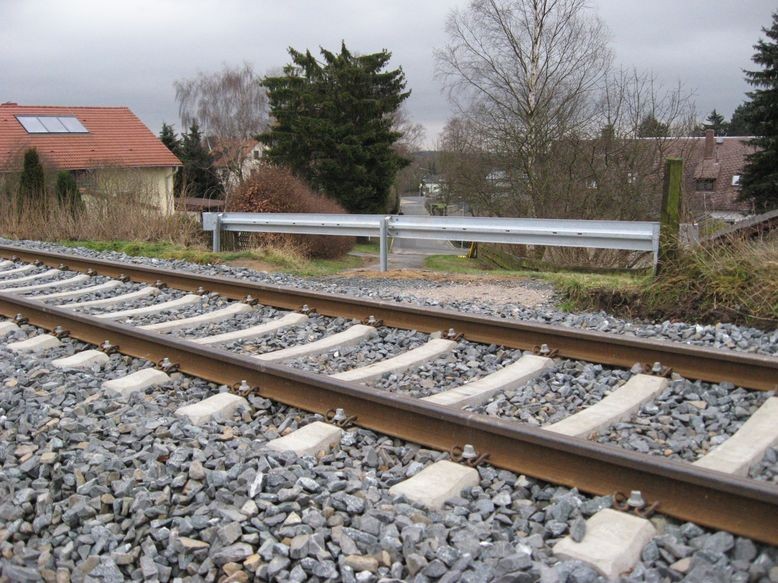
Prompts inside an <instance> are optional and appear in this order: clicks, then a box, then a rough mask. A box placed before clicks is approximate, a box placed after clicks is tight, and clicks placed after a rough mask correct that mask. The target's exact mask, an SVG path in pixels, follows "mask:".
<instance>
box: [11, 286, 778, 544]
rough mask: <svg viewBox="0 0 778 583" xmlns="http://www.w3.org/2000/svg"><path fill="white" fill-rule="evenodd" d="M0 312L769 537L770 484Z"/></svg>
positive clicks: (205, 352)
mask: <svg viewBox="0 0 778 583" xmlns="http://www.w3.org/2000/svg"><path fill="white" fill-rule="evenodd" d="M0 313H2V314H4V315H6V316H13V315H15V314H17V313H18V314H22V315H23V316H25V317H26V318H28V320H29V323H30V324H32V325H35V326H39V327H41V328H45V329H49V330H51V329H54V328H55V327H56V326H62V327H63V328H65V329H66V330H68V331H69V333H70V335H71V336H72V337H73V338H76V339H78V340H81V341H84V342H88V343H91V344H100V343H102V342H103V341H105V340H108V341H109V342H111V343H112V344H114V345H116V346H118V347H119V349H120V352H121V353H123V354H127V355H130V356H135V357H140V358H145V359H147V360H150V361H154V362H156V361H159V360H161V359H162V358H164V357H167V358H168V359H170V360H171V361H172V362H174V363H177V364H179V366H180V370H181V371H182V372H184V373H187V374H191V375H194V376H197V377H200V378H203V379H206V380H208V381H212V382H215V383H220V384H226V385H234V384H236V383H239V382H240V381H242V380H246V381H247V382H248V383H249V384H250V385H251V386H253V387H257V388H258V390H259V394H260V395H262V396H263V397H266V398H269V399H272V400H274V401H278V402H280V403H284V404H287V405H291V406H293V407H298V408H300V409H304V410H307V411H312V412H316V413H325V412H326V411H328V410H329V409H331V408H334V407H341V408H343V409H345V411H346V413H347V414H348V415H354V416H356V422H357V424H358V425H360V426H362V427H365V428H367V429H371V430H374V431H377V432H380V433H384V434H387V435H391V436H395V437H398V438H401V439H404V440H408V441H412V442H415V443H418V444H421V445H423V446H426V447H431V448H435V449H438V450H444V451H445V450H448V449H449V448H451V447H452V446H454V445H462V444H464V443H471V444H473V445H474V446H475V447H476V448H477V449H478V450H479V451H480V452H485V453H488V454H489V462H490V463H491V464H493V465H495V466H498V467H501V468H505V469H508V470H511V471H513V472H517V473H523V474H526V475H529V476H533V477H535V478H539V479H542V480H546V481H548V482H552V483H556V484H562V485H565V486H569V487H576V488H579V489H580V490H583V491H585V492H590V493H593V494H598V495H607V494H613V493H614V492H630V491H631V490H640V491H641V492H642V493H643V495H644V497H646V499H647V500H648V501H649V502H654V501H657V502H659V505H660V506H659V508H660V511H661V512H662V513H665V514H668V515H671V516H674V517H676V518H679V519H681V520H690V521H694V522H696V523H698V524H702V525H705V526H709V527H712V528H718V529H724V530H727V531H730V532H733V533H736V534H739V535H742V536H747V537H750V538H753V539H756V540H760V541H763V542H765V543H768V544H772V545H778V486H775V485H772V484H769V483H767V482H759V481H756V480H747V479H744V478H739V477H734V476H731V475H727V474H722V473H720V472H716V471H712V470H707V469H704V468H697V467H696V466H692V465H691V464H687V463H681V462H676V461H671V460H665V459H663V458H657V457H652V456H649V455H646V454H640V453H636V452H631V451H628V450H623V449H620V448H618V447H616V446H611V445H602V444H595V443H592V442H589V441H586V440H583V439H577V438H571V437H566V436H562V435H559V434H555V433H552V432H549V431H545V430H543V429H539V428H535V427H531V426H529V425H525V424H521V423H518V422H516V421H505V420H500V419H495V418H492V417H487V416H484V415H479V414H476V413H469V412H465V411H462V410H459V409H455V408H450V407H444V406H438V405H434V404H431V403H427V402H425V401H421V400H418V399H411V398H409V397H405V396H400V395H393V394H391V393H388V392H385V391H380V390H377V389H372V388H368V387H364V386H361V385H359V384H356V383H349V382H344V381H337V380H335V379H332V378H329V377H326V376H323V375H315V374H311V373H307V372H303V371H298V370H294V369H291V368H289V367H284V366H281V365H273V364H270V363H262V362H259V361H257V360H256V359H254V358H250V357H246V356H243V355H239V354H235V353H231V352H228V351H225V350H220V349H214V348H209V347H205V346H202V345H198V344H194V343H192V342H189V341H186V340H182V339H179V338H175V337H170V336H163V335H160V334H155V333H151V332H146V331H143V330H140V329H138V328H134V327H131V326H127V325H124V324H119V323H115V322H109V321H103V320H99V319H97V318H94V317H92V316H85V315H83V314H78V313H73V312H72V311H70V310H65V309H61V308H55V307H52V306H47V305H45V304H43V303H42V302H40V301H37V300H32V299H26V298H20V297H18V296H14V295H12V294H8V293H5V292H0Z"/></svg>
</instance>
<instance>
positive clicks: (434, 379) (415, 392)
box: [373, 340, 522, 398]
mask: <svg viewBox="0 0 778 583" xmlns="http://www.w3.org/2000/svg"><path fill="white" fill-rule="evenodd" d="M521 355H522V353H521V350H512V349H505V348H502V347H500V346H495V345H493V344H492V345H486V344H475V343H473V342H468V341H466V340H461V341H459V343H458V344H457V346H456V348H454V350H453V351H451V352H449V353H447V354H444V355H443V356H440V357H438V358H436V359H435V360H432V361H429V362H427V363H424V364H423V365H421V366H419V367H417V368H413V369H409V370H406V371H404V372H402V373H399V374H396V373H386V374H384V375H383V376H382V377H380V378H378V379H376V380H375V381H373V385H374V386H375V387H376V388H379V389H384V390H387V391H391V392H397V393H403V394H405V395H406V396H410V397H416V398H422V397H427V396H429V395H434V394H435V393H440V392H443V391H447V390H449V389H453V388H454V387H458V386H460V385H462V384H463V383H466V382H468V381H472V380H476V379H479V378H481V377H484V376H487V375H489V374H491V373H493V372H496V371H497V370H499V369H501V368H502V367H504V366H507V365H509V364H512V363H513V362H515V361H517V360H518V359H519V358H521Z"/></svg>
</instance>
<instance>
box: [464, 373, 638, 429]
mask: <svg viewBox="0 0 778 583" xmlns="http://www.w3.org/2000/svg"><path fill="white" fill-rule="evenodd" d="M631 376H632V373H631V372H630V371H626V370H620V369H611V368H608V367H604V366H602V365H599V364H591V363H587V362H581V361H576V360H567V359H564V360H557V361H555V363H554V367H553V368H552V369H551V370H549V371H547V372H544V373H543V374H542V375H541V376H539V377H538V378H536V379H535V380H533V381H531V382H530V383H528V384H526V385H524V386H522V387H519V388H517V389H515V390H512V391H508V392H501V393H497V394H496V395H494V397H492V398H491V399H489V401H487V402H485V403H483V404H481V405H479V406H477V407H468V410H471V411H475V412H477V413H484V414H486V415H492V416H496V417H505V418H510V419H517V420H519V421H522V422H524V423H528V424H530V425H536V426H538V425H547V424H549V423H555V422H557V421H560V420H561V419H563V418H565V417H567V416H569V415H573V414H575V413H578V412H579V411H581V410H582V409H584V408H585V407H589V406H590V405H594V404H595V403H597V402H598V401H601V400H602V399H603V398H604V397H605V396H607V395H608V394H609V393H610V392H611V391H613V390H615V389H617V388H618V387H620V386H621V385H623V384H624V383H625V382H626V381H627V380H629V378H630V377H631Z"/></svg>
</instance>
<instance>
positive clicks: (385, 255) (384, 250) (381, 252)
mask: <svg viewBox="0 0 778 583" xmlns="http://www.w3.org/2000/svg"><path fill="white" fill-rule="evenodd" d="M390 218H391V217H384V218H383V219H381V224H380V225H379V237H378V256H379V263H380V267H379V270H380V271H386V270H387V269H389V219H390Z"/></svg>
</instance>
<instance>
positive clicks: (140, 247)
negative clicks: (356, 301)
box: [60, 241, 361, 276]
mask: <svg viewBox="0 0 778 583" xmlns="http://www.w3.org/2000/svg"><path fill="white" fill-rule="evenodd" d="M60 244H62V245H65V246H67V247H85V248H87V249H92V250H94V251H116V252H119V253H126V254H127V255H132V256H138V257H154V258H157V259H178V260H182V261H189V262H191V263H199V264H215V263H229V262H230V261H238V260H253V261H262V262H265V263H269V264H271V265H273V266H275V267H277V268H278V270H279V271H283V272H286V273H291V274H294V275H305V276H323V275H332V274H335V273H339V272H340V271H343V270H344V269H350V268H353V267H359V266H360V265H361V260H360V259H359V258H358V257H353V256H345V257H342V258H340V259H305V258H303V257H301V256H300V255H299V254H297V253H294V252H292V251H289V250H286V249H275V248H263V249H257V250H253V251H224V252H219V253H214V252H213V251H208V250H206V249H201V248H196V247H184V246H182V245H174V244H172V243H160V242H156V243H150V242H143V241H60Z"/></svg>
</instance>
